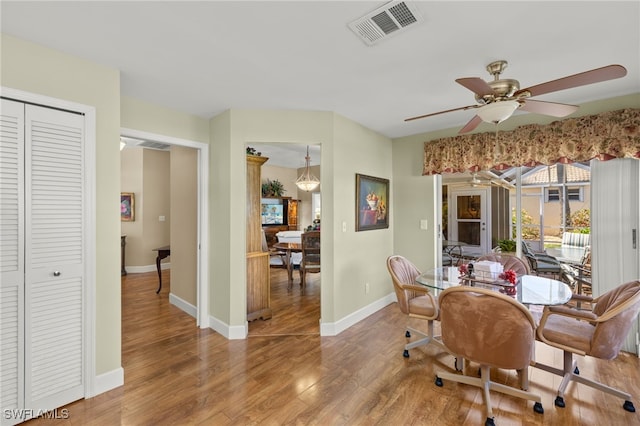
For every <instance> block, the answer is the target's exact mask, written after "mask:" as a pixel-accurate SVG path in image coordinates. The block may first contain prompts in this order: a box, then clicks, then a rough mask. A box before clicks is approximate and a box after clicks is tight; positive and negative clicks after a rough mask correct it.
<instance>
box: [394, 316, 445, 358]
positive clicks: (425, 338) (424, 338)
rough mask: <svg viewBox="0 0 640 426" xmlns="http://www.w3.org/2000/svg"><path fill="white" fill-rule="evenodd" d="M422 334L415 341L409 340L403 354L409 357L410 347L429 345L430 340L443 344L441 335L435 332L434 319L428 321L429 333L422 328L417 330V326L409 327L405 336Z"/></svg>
mask: <svg viewBox="0 0 640 426" xmlns="http://www.w3.org/2000/svg"><path fill="white" fill-rule="evenodd" d="M412 334H414V335H417V336H420V338H419V339H418V340H414V341H413V342H409V343H407V344H406V345H405V346H404V352H403V355H404V357H405V358H408V357H409V349H413V348H417V347H418V346H422V345H427V344H429V343H430V342H432V341H433V342H436V343H439V344H442V342H441V341H440V336H434V333H433V321H428V322H427V333H424V332H422V331H420V330H416V329H415V328H411V327H407V331H406V333H405V337H407V338H409V337H411V335H412Z"/></svg>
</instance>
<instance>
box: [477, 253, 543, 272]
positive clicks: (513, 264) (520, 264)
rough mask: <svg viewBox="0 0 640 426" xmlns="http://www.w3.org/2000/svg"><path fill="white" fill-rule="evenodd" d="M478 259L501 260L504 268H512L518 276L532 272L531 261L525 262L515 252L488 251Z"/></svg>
mask: <svg viewBox="0 0 640 426" xmlns="http://www.w3.org/2000/svg"><path fill="white" fill-rule="evenodd" d="M478 260H488V261H490V262H499V263H501V264H502V266H503V267H504V270H505V271H506V270H507V269H512V270H513V271H514V272H515V273H516V274H517V275H518V276H521V275H529V274H531V269H530V268H529V262H525V261H524V260H522V259H520V258H519V257H518V256H516V255H515V254H508V253H487V254H484V255H482V256H480V257H479V258H478Z"/></svg>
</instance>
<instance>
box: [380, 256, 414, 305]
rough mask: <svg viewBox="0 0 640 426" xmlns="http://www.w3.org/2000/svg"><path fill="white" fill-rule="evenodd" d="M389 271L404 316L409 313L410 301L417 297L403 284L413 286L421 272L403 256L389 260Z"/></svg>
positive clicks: (392, 257) (391, 257)
mask: <svg viewBox="0 0 640 426" xmlns="http://www.w3.org/2000/svg"><path fill="white" fill-rule="evenodd" d="M387 269H388V270H389V274H390V275H391V280H392V281H393V289H394V290H395V292H396V297H397V298H398V305H399V306H400V310H401V311H402V313H404V314H408V313H409V301H410V300H411V299H413V298H414V297H416V296H417V294H416V293H415V292H414V291H412V290H408V289H405V288H404V287H403V284H409V285H413V284H415V280H416V278H417V277H418V275H420V271H419V270H418V268H416V266H415V265H414V264H413V263H411V262H410V261H409V260H408V259H406V258H405V257H403V256H399V255H394V256H390V257H389V258H388V259H387Z"/></svg>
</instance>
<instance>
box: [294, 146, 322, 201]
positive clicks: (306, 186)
mask: <svg viewBox="0 0 640 426" xmlns="http://www.w3.org/2000/svg"><path fill="white" fill-rule="evenodd" d="M304 160H305V168H304V172H302V174H301V175H300V177H299V178H298V179H297V180H296V186H297V187H298V188H300V189H302V190H303V191H307V192H309V191H313V190H314V189H316V187H317V186H318V185H320V180H319V179H318V178H317V177H315V176H314V175H312V174H311V169H310V168H309V167H310V164H309V162H310V160H311V157H309V145H307V156H306V157H304Z"/></svg>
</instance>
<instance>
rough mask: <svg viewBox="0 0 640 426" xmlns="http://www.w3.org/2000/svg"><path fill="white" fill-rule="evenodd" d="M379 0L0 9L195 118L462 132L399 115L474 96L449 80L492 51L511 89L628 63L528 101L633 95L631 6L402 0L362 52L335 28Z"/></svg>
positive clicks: (35, 36) (17, 30)
mask: <svg viewBox="0 0 640 426" xmlns="http://www.w3.org/2000/svg"><path fill="white" fill-rule="evenodd" d="M385 3H386V2H384V1H380V2H376V1H374V2H371V1H350V2H343V1H283V2H272V1H256V2H251V1H233V2H223V1H201V2H184V1H159V2H154V1H128V2H111V1H107V2H101V1H90V2H89V1H85V2H58V1H46V2H32V1H27V2H25V1H21V2H12V1H4V0H3V1H2V2H1V3H0V7H1V12H2V13H1V19H2V21H1V26H2V32H3V33H6V34H11V35H14V36H17V37H20V38H22V39H26V40H30V41H34V42H36V43H38V44H42V45H45V46H49V47H52V48H55V49H59V50H61V51H64V52H68V53H70V54H72V55H76V56H79V57H83V58H86V59H88V60H90V61H93V62H97V63H100V64H104V65H106V66H109V67H112V68H116V69H119V70H120V71H121V89H122V94H123V95H126V96H131V97H135V98H139V99H142V100H146V101H149V102H152V103H156V104H159V105H164V106H166V107H169V108H173V109H176V110H180V111H184V112H186V113H190V114H195V115H198V116H201V117H204V118H210V117H213V116H215V115H217V114H220V113H221V112H223V111H225V110H227V109H233V108H237V109H290V110H317V111H334V112H336V113H338V114H341V115H343V116H345V117H347V118H349V119H351V120H353V121H356V122H358V123H360V124H362V125H364V126H366V127H368V128H370V129H373V130H375V131H377V132H379V133H381V134H383V135H386V136H388V137H390V138H397V137H402V136H407V135H413V134H418V133H424V132H428V131H432V130H437V129H443V128H451V127H462V126H463V125H464V124H465V123H466V122H467V121H469V120H470V119H471V118H472V116H473V112H472V111H457V112H452V113H448V114H442V115H438V116H435V117H430V118H425V119H422V120H416V121H413V122H410V123H406V122H404V121H403V120H404V119H405V118H408V117H412V116H416V115H421V114H426V113H430V112H437V111H441V110H446V109H451V108H457V107H462V106H466V105H471V104H474V103H475V100H474V96H473V94H472V93H471V92H470V91H469V90H467V89H465V88H464V87H462V86H460V85H459V84H457V83H455V81H454V80H455V79H456V78H459V77H481V78H483V79H485V80H490V79H491V76H489V74H488V73H487V72H486V70H485V66H486V65H487V64H488V63H489V62H491V61H494V60H498V59H505V60H507V61H508V62H509V66H508V68H507V69H506V71H505V73H504V74H503V76H502V77H503V78H514V79H517V80H519V81H520V85H521V87H528V86H532V85H535V84H538V83H543V82H546V81H549V80H554V79H557V78H560V77H564V76H567V75H571V74H576V73H579V72H583V71H587V70H591V69H594V68H599V67H602V66H605V65H609V64H621V65H624V66H625V67H626V68H627V70H628V75H627V76H626V77H624V78H621V79H617V80H612V81H608V82H603V83H597V84H593V85H589V86H584V87H579V88H573V89H568V90H564V91H560V92H555V93H550V94H547V95H543V96H540V97H539V98H536V99H538V100H546V101H552V102H562V103H570V104H577V105H579V104H581V103H584V102H588V101H593V100H598V99H604V98H610V97H614V96H619V95H624V94H630V93H640V2H638V1H637V0H636V1H624V2H615V3H614V2H608V1H602V2H596V1H568V2H558V1H536V2H525V1H510V2H506V1H498V2H484V1H468V2H460V1H443V2H431V1H417V2H416V1H414V2H408V3H410V4H411V5H413V6H414V7H416V8H417V10H418V11H419V13H420V14H421V15H422V17H423V18H424V20H423V21H422V22H420V23H418V24H415V25H413V26H411V27H410V28H408V29H407V30H406V31H404V32H401V33H398V34H397V35H394V36H392V37H389V38H388V39H386V40H383V41H382V42H380V43H379V44H376V45H374V46H371V47H370V46H367V45H366V44H365V43H364V42H363V41H362V40H360V39H359V38H358V37H357V36H356V35H355V34H354V33H353V32H352V31H351V30H350V29H349V28H348V26H347V24H348V23H349V22H351V21H353V20H355V19H357V18H360V17H362V16H363V15H365V14H367V13H368V12H371V11H373V10H374V9H376V8H378V7H380V6H382V5H384V4H385ZM517 114H521V113H517ZM483 126H486V127H483ZM489 126H490V125H488V124H481V125H480V126H479V128H478V130H479V131H484V130H489V128H490V127H489ZM291 147H297V148H298V149H299V150H300V151H299V152H297V153H295V154H294V157H296V158H300V152H303V151H304V150H305V148H306V147H305V146H304V145H295V144H293V145H291ZM264 151H266V149H265V150H264ZM301 157H302V158H301V159H300V160H298V163H301V162H302V161H303V160H304V154H302V156H301ZM298 166H299V165H298ZM294 167H295V165H294Z"/></svg>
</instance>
